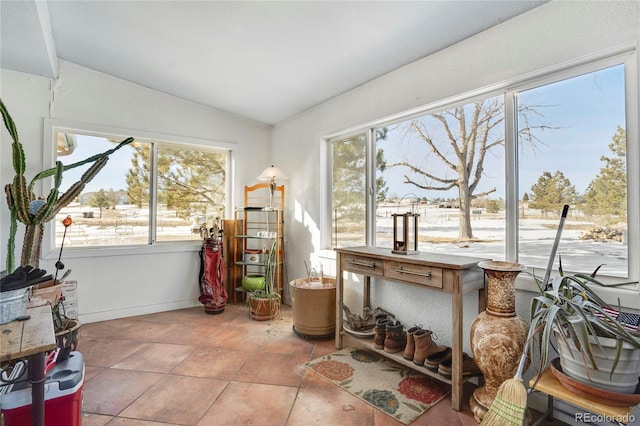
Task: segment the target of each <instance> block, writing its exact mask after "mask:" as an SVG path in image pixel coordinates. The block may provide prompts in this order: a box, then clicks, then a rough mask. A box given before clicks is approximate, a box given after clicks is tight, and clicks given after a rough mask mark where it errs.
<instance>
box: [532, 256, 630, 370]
mask: <svg viewBox="0 0 640 426" xmlns="http://www.w3.org/2000/svg"><path fill="white" fill-rule="evenodd" d="M599 268H600V267H598V268H596V270H595V271H594V272H593V273H592V274H590V275H586V274H582V273H576V274H573V275H564V273H563V271H562V259H560V276H558V277H555V278H554V279H553V280H552V281H551V282H550V283H549V284H548V285H547V286H546V288H543V286H542V284H541V281H540V279H539V277H537V276H535V274H534V278H535V281H536V284H537V285H538V288H539V291H540V294H539V295H538V296H536V297H534V298H533V299H532V300H531V324H530V328H529V336H535V337H536V338H535V339H534V340H537V343H538V348H539V352H540V369H541V370H542V369H544V368H545V367H546V366H547V364H548V362H549V348H550V347H552V346H553V343H552V339H553V336H554V335H555V338H556V339H563V340H564V342H565V343H569V340H571V341H572V342H573V344H574V345H575V347H576V348H578V350H579V351H580V356H581V357H582V363H583V364H584V365H585V369H586V368H587V361H588V362H589V365H590V367H591V368H592V369H593V370H598V366H597V365H596V360H595V357H594V353H593V347H594V346H593V345H596V346H597V347H599V348H600V349H601V350H602V345H601V342H600V340H599V339H598V338H599V337H600V338H602V337H605V338H611V339H614V340H615V342H616V351H615V354H616V355H615V359H613V360H612V369H611V371H610V376H611V375H612V374H613V372H614V371H615V369H616V367H617V365H618V362H619V361H620V355H621V353H622V349H623V345H624V344H625V343H628V344H630V345H632V346H633V347H635V348H640V333H639V332H637V331H633V330H630V329H628V328H625V327H624V325H623V324H622V323H621V322H619V321H618V320H617V317H618V315H617V313H619V312H622V311H621V309H620V306H619V305H620V302H619V301H618V306H617V307H615V308H614V307H612V306H610V305H609V304H607V303H606V302H604V300H602V298H600V297H599V296H598V295H597V294H596V292H595V291H594V290H593V288H592V287H594V286H599V287H612V286H620V285H625V284H631V283H630V282H625V283H620V284H613V285H609V284H604V283H602V282H601V281H599V280H597V279H596V278H595V276H596V273H597V272H598V269H599ZM534 346H535V345H534V344H531V345H530V356H532V357H533V355H534V353H535V349H534ZM567 346H568V345H567ZM585 355H586V358H585ZM532 359H533V358H532Z"/></svg>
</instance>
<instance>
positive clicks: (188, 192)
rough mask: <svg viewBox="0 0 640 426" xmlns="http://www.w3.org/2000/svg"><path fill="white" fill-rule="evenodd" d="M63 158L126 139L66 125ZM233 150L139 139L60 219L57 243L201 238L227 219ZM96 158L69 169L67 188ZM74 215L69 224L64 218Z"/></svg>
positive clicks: (59, 139)
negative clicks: (229, 156)
mask: <svg viewBox="0 0 640 426" xmlns="http://www.w3.org/2000/svg"><path fill="white" fill-rule="evenodd" d="M54 136H55V140H56V151H57V159H58V160H59V161H62V163H63V164H65V165H71V164H75V163H78V162H81V161H83V160H85V159H87V158H89V157H92V156H94V155H96V154H100V153H103V152H105V151H108V150H112V149H113V148H115V147H116V146H117V145H118V143H119V142H120V141H121V139H122V138H117V137H114V136H110V135H95V134H91V135H90V134H83V133H81V132H75V131H73V132H72V131H68V130H63V129H58V130H56V131H55V133H54ZM227 161H228V151H224V150H214V149H208V148H206V149H205V148H202V147H194V146H192V145H184V144H177V143H171V142H166V141H159V140H148V139H138V138H136V139H135V141H134V142H133V143H131V144H129V145H126V146H123V147H121V148H120V149H118V150H116V151H115V152H113V153H112V154H111V155H110V156H109V160H108V162H107V165H106V166H105V167H104V168H103V169H102V170H101V171H100V172H99V173H98V174H97V175H96V176H95V177H93V179H91V180H90V181H89V182H87V183H86V185H84V187H83V188H82V190H81V191H79V192H78V193H77V194H73V195H74V198H73V200H72V201H71V202H70V203H69V204H68V205H67V206H66V207H64V208H63V209H61V210H60V212H59V213H58V215H57V217H56V220H55V234H56V247H59V246H60V245H61V244H62V239H63V236H64V238H65V241H64V246H65V247H92V246H99V247H105V246H106V247H108V246H125V245H143V244H144V245H148V244H154V243H156V242H167V241H190V240H200V239H201V235H200V229H201V228H204V229H209V228H210V227H212V226H214V224H216V225H219V220H220V219H222V218H223V217H224V211H225V203H226V200H227V197H226V180H227V177H226V176H227ZM90 165H91V163H88V164H86V165H83V166H81V167H74V168H71V169H69V170H66V171H65V172H64V174H63V183H62V186H61V188H60V192H67V191H69V189H70V188H71V187H72V186H73V185H74V184H75V185H76V186H77V182H83V179H84V178H83V174H84V173H85V172H86V171H87V169H88V168H89V167H90ZM67 215H70V216H71V217H72V219H73V225H72V226H71V227H69V228H68V229H67V230H66V235H65V228H64V226H63V224H62V219H63V218H65V217H67Z"/></svg>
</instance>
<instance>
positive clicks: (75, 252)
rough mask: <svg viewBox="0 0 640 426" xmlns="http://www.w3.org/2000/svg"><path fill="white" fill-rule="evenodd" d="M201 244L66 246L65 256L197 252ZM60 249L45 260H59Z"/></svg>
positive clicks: (50, 253)
mask: <svg viewBox="0 0 640 426" xmlns="http://www.w3.org/2000/svg"><path fill="white" fill-rule="evenodd" d="M200 248H201V244H200V243H199V242H195V241H184V242H180V243H176V242H166V243H156V244H154V245H144V246H110V247H68V248H67V247H65V248H64V257H65V258H66V259H80V258H88V257H108V256H131V255H145V254H158V253H182V252H197V251H199V250H200ZM58 255H59V249H55V250H54V251H51V252H49V253H47V254H46V255H44V256H43V259H45V260H57V259H58Z"/></svg>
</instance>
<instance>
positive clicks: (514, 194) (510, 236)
mask: <svg viewBox="0 0 640 426" xmlns="http://www.w3.org/2000/svg"><path fill="white" fill-rule="evenodd" d="M517 110H518V108H517V98H516V95H515V93H514V92H507V93H505V95H504V117H505V125H504V133H505V138H504V152H505V162H504V165H505V177H506V182H505V203H506V205H505V207H506V208H505V215H506V217H505V220H506V224H505V225H506V229H505V259H506V260H507V261H510V262H517V261H518V212H519V210H520V209H519V206H518V201H519V199H520V197H519V194H518V192H519V191H518V186H519V183H518V130H517V129H518V114H517Z"/></svg>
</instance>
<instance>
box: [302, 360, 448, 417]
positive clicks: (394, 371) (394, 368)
mask: <svg viewBox="0 0 640 426" xmlns="http://www.w3.org/2000/svg"><path fill="white" fill-rule="evenodd" d="M305 366H306V367H307V368H310V369H312V370H313V371H315V372H316V373H318V374H320V375H321V376H323V377H325V378H326V379H328V380H329V381H331V382H332V383H334V384H336V385H338V386H340V387H341V388H342V389H344V390H346V391H347V392H349V393H351V394H353V395H355V396H357V397H358V398H360V399H362V400H363V401H365V402H367V403H369V404H371V405H372V406H374V407H375V408H377V409H379V410H382V411H383V412H384V413H385V414H388V415H390V416H391V417H393V418H394V419H396V420H398V421H399V422H401V423H404V424H409V423H411V422H412V421H413V420H415V419H416V418H417V417H418V416H420V415H421V414H423V413H424V412H425V411H427V410H428V409H429V408H431V407H432V406H434V405H435V404H436V403H438V402H439V401H440V400H441V399H442V398H444V397H445V396H447V394H448V393H449V392H450V391H451V387H450V386H449V385H448V384H446V383H442V382H439V381H438V380H435V379H432V378H430V377H429V376H427V375H424V374H420V373H418V372H416V371H414V370H411V369H410V368H407V367H405V366H403V365H400V364H398V363H396V362H393V361H391V360H389V359H387V358H385V357H383V356H381V355H378V354H376V353H375V352H372V351H368V350H366V349H356V348H344V349H342V350H340V351H337V352H334V353H331V354H329V355H326V356H323V357H322V358H318V359H315V360H313V361H309V362H307V363H305Z"/></svg>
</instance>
